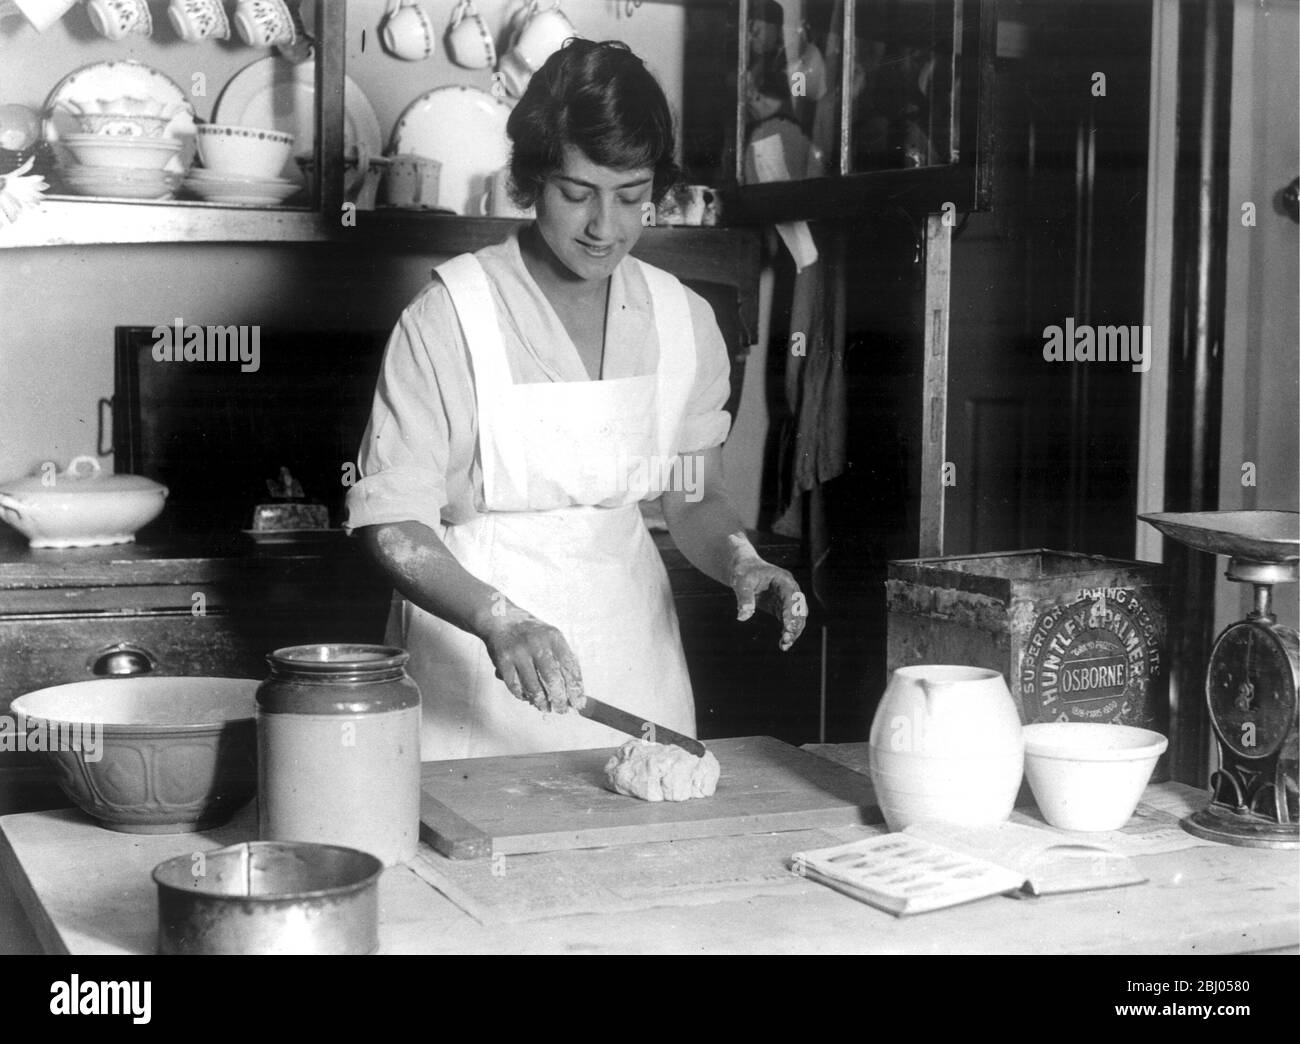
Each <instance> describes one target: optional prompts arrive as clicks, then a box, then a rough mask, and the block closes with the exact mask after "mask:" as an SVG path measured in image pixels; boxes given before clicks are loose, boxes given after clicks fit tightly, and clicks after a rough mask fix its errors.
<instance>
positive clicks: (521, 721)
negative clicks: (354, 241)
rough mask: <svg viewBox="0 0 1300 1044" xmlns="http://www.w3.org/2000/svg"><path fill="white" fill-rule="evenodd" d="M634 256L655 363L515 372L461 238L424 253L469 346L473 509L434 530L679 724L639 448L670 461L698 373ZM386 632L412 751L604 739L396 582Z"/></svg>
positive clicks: (492, 749)
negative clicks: (457, 249)
mask: <svg viewBox="0 0 1300 1044" xmlns="http://www.w3.org/2000/svg"><path fill="white" fill-rule="evenodd" d="M628 262H629V263H631V264H639V265H640V267H641V271H642V272H643V274H644V276H645V279H646V283H647V285H648V286H649V288H650V297H651V302H652V305H653V310H654V316H655V329H656V333H657V335H658V340H659V365H658V371H657V373H655V374H653V375H648V376H643V377H627V378H618V379H613V380H600V381H575V382H551V383H539V384H519V385H516V384H514V383H513V382H512V379H511V376H510V368H509V365H508V363H507V359H506V353H505V345H504V343H503V341H502V337H501V332H500V328H499V326H498V323H497V318H496V308H495V305H494V304H493V301H492V297H491V293H490V291H489V287H488V279H487V275H486V273H485V272H484V270H483V268H482V266H481V265H480V264H479V262H478V260H477V259H476V258H475V257H474V256H473V255H471V254H464V255H461V256H460V257H456V258H453V259H452V260H451V261H449V262H447V263H446V264H443V265H440V266H439V267H438V269H437V272H438V275H439V276H440V277H441V279H442V282H443V284H444V285H445V286H446V288H447V291H448V293H449V295H450V296H451V300H452V303H453V305H454V306H455V309H456V314H457V317H458V318H459V320H460V324H461V330H462V331H463V333H464V336H465V340H466V342H467V344H468V346H469V355H470V362H471V364H472V368H473V375H474V390H475V399H476V405H477V412H478V449H479V459H480V463H481V467H482V474H483V498H484V502H485V506H486V512H487V513H486V514H482V515H479V516H477V517H476V518H474V519H472V520H471V521H469V522H466V523H462V524H459V525H454V526H453V525H446V524H444V525H442V526H440V527H439V536H440V537H441V538H442V539H443V541H444V542H445V543H446V544H447V547H448V548H449V549H450V550H451V552H452V553H453V554H454V555H455V556H456V558H457V559H458V560H459V561H460V563H461V564H462V565H463V566H464V567H465V568H466V569H467V570H468V571H469V572H470V573H472V574H473V575H474V576H476V577H478V578H479V579H480V580H482V581H484V582H485V583H488V584H490V585H492V586H493V587H495V588H496V589H497V590H499V591H501V592H502V593H503V594H504V595H505V596H506V597H507V598H509V599H510V601H512V602H514V603H515V604H516V605H518V606H519V607H520V608H522V609H525V610H527V611H528V612H530V613H532V614H533V615H534V616H536V617H537V618H538V619H540V620H543V621H545V622H546V623H549V624H551V625H552V626H554V627H557V628H558V629H559V630H560V633H561V634H563V635H564V637H565V639H566V640H567V641H568V643H569V645H570V647H571V648H572V649H573V652H574V654H575V655H576V656H577V659H578V664H579V667H580V668H581V670H582V680H583V687H584V690H585V691H586V692H588V693H590V694H591V695H592V696H596V697H598V698H599V699H601V700H604V701H606V702H609V703H612V704H614V705H616V706H619V707H622V708H624V709H626V710H629V711H632V712H633V713H636V714H640V715H642V716H643V717H645V718H648V719H650V720H652V721H655V722H658V723H659V724H662V725H667V726H668V727H669V728H673V729H676V730H677V731H679V732H682V733H685V734H686V735H688V736H694V735H695V705H694V700H693V699H692V695H691V685H690V678H689V676H688V675H687V672H686V661H685V657H684V656H683V654H682V646H681V639H680V636H679V633H678V628H677V616H676V612H675V611H674V608H673V598H672V591H671V589H670V588H669V584H668V575H667V572H666V571H665V569H664V565H663V561H662V559H661V558H660V556H659V553H658V551H657V550H656V549H655V546H654V542H653V541H652V540H651V538H650V534H649V533H648V531H647V530H646V527H645V524H644V523H643V522H642V520H641V513H640V509H639V508H638V507H637V502H638V501H639V500H640V499H642V498H643V497H644V496H645V494H646V489H647V486H646V483H647V482H651V483H653V470H652V469H651V468H650V467H648V466H647V463H646V462H647V461H664V462H667V461H671V460H672V458H673V455H674V450H675V446H676V437H677V433H678V431H679V429H680V427H681V423H682V418H683V416H684V413H685V409H686V403H687V399H688V397H689V394H690V389H691V385H692V382H693V379H694V374H695V333H694V328H693V326H692V323H691V316H690V308H689V304H688V302H687V299H686V293H685V290H684V289H683V287H682V286H681V284H680V283H678V282H677V281H676V280H675V279H674V278H673V277H671V276H669V275H668V274H667V273H664V272H661V271H659V270H658V269H656V268H653V267H651V266H648V265H645V264H642V263H640V262H637V261H636V260H635V259H631V258H629V259H628ZM388 641H389V642H391V643H393V644H396V645H400V646H402V647H403V648H405V649H407V650H408V651H409V653H410V657H411V659H410V662H409V665H408V668H407V669H408V671H409V672H410V674H411V676H412V678H414V679H415V681H416V683H417V684H418V685H419V687H420V694H421V696H422V700H423V723H422V727H421V740H420V753H421V757H422V758H423V759H424V760H426V761H427V760H441V759H446V758H466V757H486V756H490V755H496V754H523V753H535V752H539V751H548V750H576V749H579V748H589V747H609V746H616V745H617V744H619V743H621V742H623V740H625V739H626V738H627V737H626V736H625V735H623V734H622V733H620V732H617V731H615V730H613V729H610V728H608V727H606V726H604V725H598V724H597V723H595V722H593V721H588V720H587V719H586V718H582V717H580V716H579V715H578V714H577V713H576V712H573V711H570V712H568V713H566V714H544V713H541V712H539V711H537V710H536V709H535V708H533V707H532V706H531V705H530V704H527V703H525V702H523V701H521V700H517V699H515V698H514V697H513V696H512V695H511V694H510V691H509V690H508V689H507V688H506V687H505V684H504V683H503V682H502V681H501V680H500V679H499V678H497V677H496V673H495V668H494V667H493V664H492V660H491V658H490V657H489V656H488V654H487V649H486V647H485V646H484V644H483V642H482V641H481V640H479V639H478V638H476V637H474V636H472V635H469V634H466V633H465V632H464V631H461V630H460V629H459V628H456V627H453V626H452V625H450V624H448V623H446V622H445V621H443V620H441V619H439V618H438V617H436V616H433V615H432V614H430V613H426V612H425V611H424V610H422V609H420V608H419V607H417V606H414V605H412V604H410V603H409V602H407V601H405V600H404V599H401V598H396V599H395V603H394V611H393V613H392V615H391V617H390V619H389V625H388Z"/></svg>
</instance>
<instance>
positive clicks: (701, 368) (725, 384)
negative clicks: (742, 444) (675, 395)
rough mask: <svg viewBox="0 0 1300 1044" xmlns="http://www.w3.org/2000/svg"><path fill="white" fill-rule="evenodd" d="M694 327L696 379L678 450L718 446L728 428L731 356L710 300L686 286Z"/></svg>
mask: <svg viewBox="0 0 1300 1044" xmlns="http://www.w3.org/2000/svg"><path fill="white" fill-rule="evenodd" d="M686 296H687V299H688V300H689V302H690V308H691V322H692V325H693V326H694V329H695V383H694V384H693V385H692V387H691V394H690V398H689V399H688V400H687V402H686V414H685V416H684V417H683V419H682V428H681V436H680V438H679V441H678V446H677V452H678V453H697V452H699V451H700V450H706V449H712V448H713V447H714V446H721V445H722V443H723V442H725V441H726V439H727V432H728V431H729V430H730V429H731V417H730V415H729V414H728V413H727V411H726V410H724V409H723V407H724V406H725V405H726V404H727V399H728V397H729V396H730V393H731V357H730V356H729V355H728V354H727V344H726V341H724V340H723V338H722V331H721V330H719V329H718V321H717V319H716V318H715V317H714V315H713V309H712V308H711V307H710V305H709V303H708V302H707V301H706V300H704V298H702V297H701V296H700V295H699V294H697V293H695V292H694V291H692V290H690V289H687V291H686Z"/></svg>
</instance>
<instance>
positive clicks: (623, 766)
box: [605, 739, 722, 801]
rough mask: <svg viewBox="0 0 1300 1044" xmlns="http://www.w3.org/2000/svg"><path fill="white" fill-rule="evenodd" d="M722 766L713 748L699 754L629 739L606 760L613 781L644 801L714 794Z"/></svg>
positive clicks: (678, 799)
mask: <svg viewBox="0 0 1300 1044" xmlns="http://www.w3.org/2000/svg"><path fill="white" fill-rule="evenodd" d="M721 773H722V768H721V766H720V765H719V764H718V759H717V758H715V757H714V756H713V754H712V753H711V752H709V751H705V753H704V757H702V758H700V757H696V756H695V755H694V754H691V753H689V752H688V751H685V750H682V748H681V747H675V746H672V745H670V744H666V743H649V742H647V741H646V740H639V739H632V740H628V741H627V742H626V743H624V744H623V746H621V747H619V748H618V752H617V753H616V754H614V756H613V757H611V758H610V759H609V761H608V762H606V763H605V775H606V776H607V777H609V784H610V786H611V787H613V788H614V789H615V790H616V791H618V792H619V793H620V794H627V795H628V796H629V797H636V798H640V799H641V800H642V801H687V800H689V799H690V798H701V797H711V796H712V795H713V792H714V791H715V790H717V789H718V777H719V776H720V775H721Z"/></svg>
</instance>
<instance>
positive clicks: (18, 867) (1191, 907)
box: [0, 744, 1300, 954]
mask: <svg viewBox="0 0 1300 1044" xmlns="http://www.w3.org/2000/svg"><path fill="white" fill-rule="evenodd" d="M816 749H817V750H818V751H819V752H821V753H825V754H830V755H833V756H834V757H835V760H838V761H843V762H846V763H849V764H851V765H856V764H859V763H861V760H862V745H860V744H855V745H845V746H842V747H839V748H816ZM1148 797H1149V798H1150V799H1153V800H1155V801H1158V802H1159V803H1161V804H1162V805H1164V806H1166V807H1168V806H1169V805H1170V804H1171V803H1172V804H1175V805H1177V804H1178V803H1183V804H1185V805H1186V806H1187V807H1189V808H1196V807H1200V805H1201V804H1203V803H1204V800H1205V799H1204V796H1203V795H1202V794H1201V793H1200V792H1199V791H1195V790H1192V789H1191V788H1188V787H1183V786H1181V785H1180V784H1173V783H1165V784H1158V785H1155V786H1153V787H1151V788H1149V789H1148ZM861 829H864V830H865V829H868V828H861ZM255 831H256V820H255V817H254V815H253V813H252V810H251V808H250V809H245V810H244V811H243V812H242V813H241V814H240V815H239V816H238V817H237V818H236V819H235V820H234V821H232V822H231V823H230V824H228V825H227V826H225V827H223V828H221V829H219V830H213V831H209V832H206V833H204V834H202V835H195V834H172V835H161V836H147V835H138V834H118V833H113V832H110V831H107V830H102V829H100V828H99V827H97V826H95V825H94V824H93V823H92V822H91V821H90V820H89V819H87V818H86V817H84V816H82V815H81V814H80V813H78V812H75V811H72V810H61V811H52V812H31V813H24V814H21V815H12V816H5V817H2V818H0V872H3V873H5V874H7V875H8V876H9V877H10V879H11V880H12V883H13V886H14V889H15V891H16V892H17V894H18V896H19V897H20V899H21V901H22V904H23V907H24V909H25V910H26V912H27V914H28V916H29V918H30V919H31V921H32V923H33V926H34V927H35V930H36V933H37V935H38V937H39V938H40V940H41V943H42V945H43V946H44V948H45V949H46V950H47V951H49V952H55V953H73V954H127V953H152V952H153V951H154V948H155V932H156V924H157V917H156V892H155V888H154V884H153V881H152V879H151V878H150V871H151V870H152V868H153V867H154V866H155V865H156V864H158V863H159V862H161V861H162V860H164V859H167V858H170V857H172V856H175V855H180V854H183V853H190V852H194V851H202V850H204V849H209V848H213V847H217V846H219V845H223V844H231V843H234V842H236V841H242V840H249V839H252V838H253V837H255ZM697 843H698V842H697ZM660 844H664V843H663V842H661V843H660ZM707 844H709V845H712V846H716V847H715V849H714V850H713V851H714V854H715V855H716V857H717V858H718V859H719V860H722V859H725V858H727V857H728V856H729V855H730V854H733V853H734V852H735V851H736V849H737V846H738V845H740V844H742V842H741V840H740V839H735V838H718V839H714V840H712V841H709V842H707ZM655 847H656V846H653V845H636V846H627V847H625V848H623V849H620V850H618V851H619V852H622V853H626V857H627V859H628V860H629V862H631V861H634V860H636V859H638V858H640V857H644V856H646V855H650V854H653V853H652V852H651V851H650V850H652V849H654V848H655ZM794 847H795V846H794V845H792V846H791V848H790V850H791V851H793V850H794ZM422 856H424V857H425V858H428V859H429V860H431V861H432V862H433V863H434V864H435V865H436V863H437V861H438V860H440V859H441V857H440V856H438V855H436V854H435V853H433V852H432V851H431V850H427V849H426V850H424V851H423V852H422ZM511 858H512V859H526V858H530V857H527V856H512V857H511ZM552 858H554V857H552ZM563 858H566V859H572V860H575V861H580V860H582V859H584V858H594V855H593V853H583V852H571V853H566V854H565V855H564V857H563ZM604 858H606V859H608V858H610V856H609V854H608V852H606V853H605V856H604ZM1137 864H1138V866H1139V867H1140V868H1141V869H1142V871H1143V872H1144V873H1145V874H1146V875H1147V876H1148V877H1149V878H1150V883H1149V884H1146V885H1139V886H1135V887H1130V888H1119V889H1113V890H1109V891H1100V892H1090V893H1079V894H1074V895H1061V896H1050V897H1046V898H1041V899H1026V900H1015V899H1008V898H1001V897H997V898H992V899H988V900H984V901H982V902H977V903H971V904H969V905H966V906H963V907H955V908H952V909H949V910H944V911H939V912H936V913H931V914H924V915H921V916H918V917H913V918H905V919H896V918H894V917H891V916H889V915H888V914H885V913H881V912H880V911H877V910H875V909H872V908H871V907H869V906H866V905H864V904H861V903H858V902H855V901H853V900H851V899H848V898H845V897H844V896H841V895H839V894H837V893H835V892H832V891H830V890H829V889H825V888H822V887H821V886H819V885H816V884H814V883H812V882H808V881H801V880H794V881H792V882H790V883H789V884H788V885H786V886H782V887H781V888H780V889H779V890H778V891H777V893H776V894H753V895H745V896H741V897H736V895H735V893H731V894H730V895H728V894H724V893H719V894H718V895H717V896H716V897H711V896H705V897H703V898H702V897H701V896H699V895H696V896H694V897H693V899H692V901H691V904H690V905H676V904H670V905H663V906H658V907H655V908H652V909H629V910H627V911H616V912H613V913H610V912H606V913H601V914H589V915H583V916H564V917H552V918H550V919H545V920H530V921H526V922H523V923H513V924H500V925H495V926H492V927H487V926H484V925H483V924H480V923H479V922H478V921H476V920H475V919H473V918H472V917H470V916H469V915H468V914H466V913H464V912H463V911H462V910H461V909H460V908H459V907H457V906H456V905H454V904H453V903H452V902H451V901H450V900H448V899H447V898H445V897H444V896H443V895H441V894H440V893H439V892H437V891H435V890H434V888H432V887H431V886H430V885H429V884H427V883H426V882H425V880H423V879H422V878H421V877H420V876H418V875H417V874H416V873H415V872H414V871H413V870H412V869H410V868H409V867H406V866H401V867H395V868H393V869H390V870H388V871H386V872H385V874H384V876H383V878H382V879H381V882H380V904H381V913H380V917H381V924H380V943H381V952H385V953H556V952H559V953H612V952H654V953H754V952H764V953H766V952H778V953H806V952H812V951H815V952H818V953H834V952H841V953H1070V952H1074V953H1158V954H1171V953H1200V954H1204V953H1230V952H1250V951H1265V950H1295V949H1296V948H1298V947H1300V872H1298V871H1300V856H1297V853H1295V852H1279V851H1270V850H1261V849H1247V848H1233V847H1228V846H1214V847H1202V848H1189V849H1184V850H1181V851H1177V852H1170V853H1167V854H1163V855H1151V856H1140V857H1138V858H1137ZM485 872H486V871H485Z"/></svg>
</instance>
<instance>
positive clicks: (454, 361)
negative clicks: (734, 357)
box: [344, 232, 730, 532]
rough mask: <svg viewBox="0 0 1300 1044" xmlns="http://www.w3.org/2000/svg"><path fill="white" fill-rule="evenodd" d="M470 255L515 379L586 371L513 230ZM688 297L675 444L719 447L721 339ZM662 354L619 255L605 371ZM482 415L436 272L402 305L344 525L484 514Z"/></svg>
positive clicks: (625, 373)
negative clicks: (686, 379) (688, 358)
mask: <svg viewBox="0 0 1300 1044" xmlns="http://www.w3.org/2000/svg"><path fill="white" fill-rule="evenodd" d="M475 256H476V257H477V258H478V259H479V262H480V263H481V264H482V266H483V268H484V270H485V271H486V273H487V277H488V283H489V285H490V287H491V291H492V300H493V303H494V304H495V305H496V310H497V317H498V321H499V322H500V323H501V326H502V330H501V333H502V339H503V341H504V343H505V349H506V354H507V357H508V362H509V366H510V374H511V377H512V378H513V379H514V381H515V383H517V384H528V383H536V382H542V381H585V380H590V377H589V376H588V374H587V369H586V367H585V366H584V365H583V363H582V359H581V357H580V356H579V354H578V350H577V348H576V346H575V345H574V344H573V341H572V339H571V338H570V337H569V334H568V332H567V331H566V330H565V328H564V324H563V323H562V322H561V321H560V318H559V316H558V315H557V314H556V313H555V310H554V308H552V307H551V304H550V302H549V301H548V300H547V298H546V296H545V295H544V294H543V293H542V290H541V288H540V287H539V286H538V285H537V283H536V282H535V281H534V279H533V277H532V276H531V275H530V274H529V272H528V269H527V268H525V267H524V262H523V257H522V256H521V254H520V252H519V238H518V234H517V233H516V232H512V233H511V235H510V236H509V237H508V238H507V239H506V240H505V241H504V242H502V243H498V244H496V245H494V246H490V247H485V248H484V249H482V250H480V251H478V252H477V253H476V255H475ZM686 295H687V299H688V300H689V303H690V310H691V320H692V323H693V325H694V329H695V343H696V358H697V366H696V374H695V382H694V385H693V386H692V389H691V394H690V398H689V401H688V403H687V408H686V414H685V417H684V419H683V421H682V428H681V431H680V433H679V435H678V439H677V447H678V452H680V453H691V452H698V451H700V450H705V449H710V448H712V447H714V446H718V445H721V444H722V442H723V440H724V439H726V437H727V431H728V427H729V425H730V418H729V417H728V415H727V413H726V412H725V411H724V410H723V406H724V405H725V404H726V401H727V397H728V395H729V392H730V360H729V358H728V355H727V347H726V343H725V342H724V340H723V338H722V332H721V331H720V330H719V329H718V324H717V321H716V319H715V318H714V315H713V309H712V308H711V307H710V306H709V304H708V302H706V301H705V300H704V298H702V297H700V296H699V295H698V294H696V293H694V292H693V291H691V290H690V289H689V288H687V290H686ZM658 362H659V343H658V337H657V336H656V333H655V323H654V310H653V307H652V305H651V300H650V291H649V288H648V287H647V286H646V283H645V279H644V278H643V277H642V275H641V273H640V272H639V271H637V268H636V266H635V265H633V264H632V263H631V262H630V261H628V260H627V259H624V260H623V262H622V263H621V264H620V265H619V266H618V268H617V269H615V271H614V274H613V277H612V279H611V280H610V291H609V306H608V312H607V316H606V329H605V354H604V360H603V363H602V370H601V376H602V377H603V378H619V377H639V376H644V375H648V374H652V373H654V372H655V369H656V367H657V366H658ZM475 414H476V408H475V402H474V385H473V379H472V377H471V373H470V363H469V349H468V347H467V345H466V343H465V338H464V335H463V334H462V332H461V328H460V322H459V320H458V319H457V317H456V311H455V308H454V306H453V305H452V302H451V297H450V295H449V294H448V293H447V290H446V288H445V287H444V286H443V285H442V283H441V282H439V281H438V280H437V279H435V280H434V281H433V282H432V283H430V284H429V285H428V286H427V287H425V289H424V290H422V291H421V292H420V294H419V296H417V297H416V298H415V300H414V301H412V302H411V304H410V305H408V306H407V307H406V309H405V310H404V311H403V312H402V316H401V318H400V319H399V320H398V323H397V326H396V327H395V328H394V330H393V333H392V336H391V337H390V338H389V340H388V346H387V348H386V349H385V351H384V361H383V366H382V367H381V370H380V374H379V381H378V384H377V385H376V387H375V398H374V404H373V406H372V408H371V413H370V423H369V424H368V425H367V427H366V433H365V436H364V437H363V438H362V442H361V450H360V453H359V459H358V461H357V464H358V470H359V472H360V474H361V478H360V480H359V481H358V482H356V483H355V484H354V485H353V486H352V487H351V488H350V489H349V490H348V495H347V521H346V522H345V523H344V528H345V529H346V530H348V531H349V532H351V531H352V530H353V529H356V528H359V527H361V526H372V525H378V524H381V523H386V522H406V521H414V522H422V523H424V524H425V525H427V526H429V527H431V528H436V527H437V525H438V523H439V522H440V521H441V522H445V523H447V524H449V525H455V524H456V523H458V522H465V521H468V520H469V519H471V518H473V517H474V516H475V515H476V514H482V513H483V512H484V510H485V507H484V500H483V478H482V472H481V470H480V467H479V463H478V459H477V452H476V450H477V446H478V425H477V423H476V418H475Z"/></svg>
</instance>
